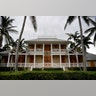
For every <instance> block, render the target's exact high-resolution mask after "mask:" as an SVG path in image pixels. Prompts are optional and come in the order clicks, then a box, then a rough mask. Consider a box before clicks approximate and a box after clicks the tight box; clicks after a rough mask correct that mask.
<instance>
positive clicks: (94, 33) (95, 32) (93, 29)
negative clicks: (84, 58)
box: [85, 19, 96, 45]
mask: <svg viewBox="0 0 96 96" xmlns="http://www.w3.org/2000/svg"><path fill="white" fill-rule="evenodd" d="M89 20H90V22H91V23H92V24H93V26H92V27H91V28H89V29H87V30H86V31H85V33H89V34H88V36H89V37H92V36H94V39H93V43H94V45H96V21H94V20H92V19H89Z"/></svg>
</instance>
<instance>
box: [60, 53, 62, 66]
mask: <svg viewBox="0 0 96 96" xmlns="http://www.w3.org/2000/svg"><path fill="white" fill-rule="evenodd" d="M61 63H62V62H61V54H60V67H62V65H61Z"/></svg>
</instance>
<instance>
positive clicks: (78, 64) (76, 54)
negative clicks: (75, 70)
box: [76, 51, 79, 67]
mask: <svg viewBox="0 0 96 96" xmlns="http://www.w3.org/2000/svg"><path fill="white" fill-rule="evenodd" d="M76 61H77V67H79V62H78V53H77V51H76Z"/></svg>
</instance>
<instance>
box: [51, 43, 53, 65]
mask: <svg viewBox="0 0 96 96" xmlns="http://www.w3.org/2000/svg"><path fill="white" fill-rule="evenodd" d="M52 49H53V48H52V43H51V67H53V54H52Z"/></svg>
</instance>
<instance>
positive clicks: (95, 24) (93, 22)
mask: <svg viewBox="0 0 96 96" xmlns="http://www.w3.org/2000/svg"><path fill="white" fill-rule="evenodd" d="M89 21H90V22H91V23H92V24H93V25H94V26H96V22H95V21H93V20H92V19H91V18H89Z"/></svg>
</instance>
